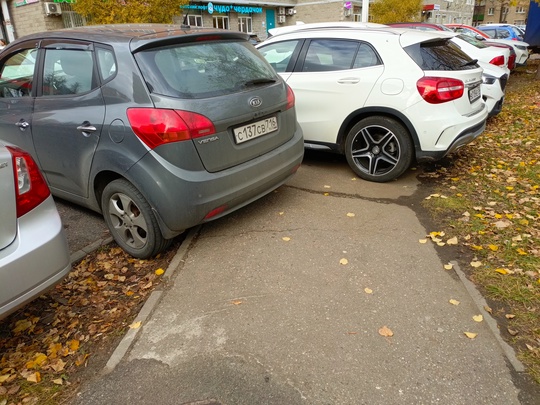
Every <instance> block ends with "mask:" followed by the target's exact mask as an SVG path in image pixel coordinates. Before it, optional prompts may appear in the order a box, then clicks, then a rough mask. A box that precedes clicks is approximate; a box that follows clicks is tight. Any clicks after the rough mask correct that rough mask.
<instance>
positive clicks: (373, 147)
mask: <svg viewBox="0 0 540 405" xmlns="http://www.w3.org/2000/svg"><path fill="white" fill-rule="evenodd" d="M345 156H346V157H347V162H348V163H349V166H350V167H351V168H352V169H353V171H354V172H355V173H356V174H357V175H358V176H359V177H361V178H362V179H365V180H369V181H374V182H379V183H384V182H387V181H390V180H393V179H396V178H398V177H399V176H401V175H402V174H403V173H404V172H405V170H407V169H408V168H409V166H410V165H411V162H412V159H413V143H412V140H411V137H410V135H409V132H408V131H407V130H406V129H405V127H404V126H403V125H401V124H400V123H399V122H397V121H396V120H394V119H392V118H389V117H383V116H375V117H368V118H364V119H362V120H360V121H359V122H358V123H357V124H356V125H355V126H354V127H352V129H351V130H350V131H349V134H348V135H347V139H346V141H345Z"/></svg>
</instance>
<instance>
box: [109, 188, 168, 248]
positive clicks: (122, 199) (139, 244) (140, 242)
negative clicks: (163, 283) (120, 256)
mask: <svg viewBox="0 0 540 405" xmlns="http://www.w3.org/2000/svg"><path fill="white" fill-rule="evenodd" d="M101 207H102V212H103V217H104V218H105V222H106V223H107V226H108V227H109V230H110V232H111V234H112V236H113V238H114V240H115V241H116V243H118V245H119V246H120V247H121V248H122V249H124V250H125V251H126V252H127V253H129V254H130V255H131V256H133V257H136V258H138V259H148V258H150V257H153V256H155V255H157V254H158V253H159V252H161V251H162V250H164V249H166V248H167V247H168V246H169V245H170V243H171V240H169V239H165V238H163V236H162V234H161V231H160V229H159V226H158V223H157V220H156V217H155V215H154V213H153V212H152V208H151V207H150V204H148V202H147V201H146V199H145V198H144V197H143V195H142V194H141V193H140V192H139V190H137V188H135V186H134V185H133V184H131V183H130V182H128V181H126V180H124V179H117V180H114V181H112V182H110V183H109V184H108V185H107V186H106V187H105V189H104V190H103V194H102V197H101Z"/></svg>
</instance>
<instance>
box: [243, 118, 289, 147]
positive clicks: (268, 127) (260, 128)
mask: <svg viewBox="0 0 540 405" xmlns="http://www.w3.org/2000/svg"><path fill="white" fill-rule="evenodd" d="M277 130H278V123H277V118H276V117H269V118H265V119H264V120H260V121H257V122H254V123H252V124H249V125H244V126H243V127H238V128H235V129H234V131H233V132H234V138H235V139H236V143H243V142H247V141H250V140H252V139H255V138H258V137H259V136H263V135H266V134H269V133H270V132H274V131H277Z"/></svg>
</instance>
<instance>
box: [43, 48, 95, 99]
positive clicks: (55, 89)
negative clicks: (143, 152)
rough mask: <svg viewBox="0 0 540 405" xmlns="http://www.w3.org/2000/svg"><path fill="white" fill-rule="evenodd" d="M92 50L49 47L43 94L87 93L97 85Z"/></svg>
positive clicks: (46, 52)
mask: <svg viewBox="0 0 540 405" xmlns="http://www.w3.org/2000/svg"><path fill="white" fill-rule="evenodd" d="M93 72H94V68H93V57H92V52H91V51H83V50H73V49H47V50H46V51H45V64H44V69H43V94H44V95H50V96H57V95H73V94H82V93H86V92H88V91H90V90H92V89H93V88H95V87H97V85H96V81H95V80H94V74H93Z"/></svg>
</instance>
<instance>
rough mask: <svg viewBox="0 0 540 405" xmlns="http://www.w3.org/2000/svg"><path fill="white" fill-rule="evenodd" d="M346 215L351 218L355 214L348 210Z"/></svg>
mask: <svg viewBox="0 0 540 405" xmlns="http://www.w3.org/2000/svg"><path fill="white" fill-rule="evenodd" d="M347 216H348V217H350V218H352V217H354V216H355V214H354V213H352V212H348V213H347Z"/></svg>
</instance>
